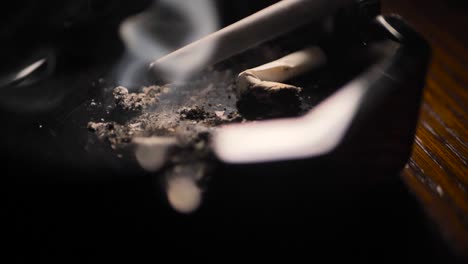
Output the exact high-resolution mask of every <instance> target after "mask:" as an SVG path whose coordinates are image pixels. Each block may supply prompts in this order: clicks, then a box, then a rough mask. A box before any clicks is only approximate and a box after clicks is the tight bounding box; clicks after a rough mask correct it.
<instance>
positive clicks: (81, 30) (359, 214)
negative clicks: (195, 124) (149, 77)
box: [0, 1, 466, 263]
mask: <svg viewBox="0 0 468 264" xmlns="http://www.w3.org/2000/svg"><path fill="white" fill-rule="evenodd" d="M219 2H220V3H219V5H220V7H221V10H222V12H223V14H225V16H224V23H225V24H229V23H230V22H232V21H235V20H236V19H238V18H239V17H243V16H245V15H247V14H249V13H251V12H253V11H254V10H256V9H258V8H260V7H261V6H262V5H264V4H266V3H271V2H272V1H255V4H252V1H250V2H249V3H248V4H246V3H244V2H243V1H219ZM400 2H403V1H400ZM416 2H418V1H416ZM416 2H415V3H416ZM432 2H434V3H432ZM148 4H149V3H148V1H132V3H131V4H129V3H128V2H125V3H116V2H115V1H114V2H113V1H100V2H97V1H73V3H71V1H47V2H43V1H41V2H37V1H16V2H15V3H14V4H11V5H8V6H7V7H5V8H4V9H3V11H2V12H4V16H2V21H3V22H2V23H1V26H0V32H1V35H0V36H1V40H2V50H3V52H2V61H3V63H2V65H1V67H0V69H1V72H7V71H9V70H10V69H11V68H13V67H14V66H16V65H21V60H22V59H23V58H28V54H34V53H35V52H37V50H38V49H42V48H43V47H47V48H50V47H52V48H58V50H59V51H60V52H58V53H57V54H58V56H57V57H58V67H57V69H58V71H57V72H56V73H55V76H59V77H58V78H57V79H54V80H56V81H54V82H53V83H52V84H50V83H47V82H44V84H43V85H42V86H39V87H41V88H43V89H45V90H40V91H39V92H37V91H30V90H21V91H20V92H19V95H20V96H18V91H17V90H11V89H7V90H6V89H3V90H2V92H3V96H2V97H3V98H2V99H1V100H2V101H4V102H5V101H7V102H17V103H16V104H14V105H15V106H14V107H11V104H2V109H1V114H0V118H1V120H2V123H3V125H2V134H1V142H2V150H3V151H2V154H1V158H2V161H3V162H2V166H3V167H4V173H2V174H3V177H2V179H3V180H4V184H2V186H3V187H4V188H5V192H6V193H7V206H6V208H7V212H8V219H12V220H13V222H12V223H11V225H10V224H8V225H6V226H5V229H6V231H7V234H11V235H8V236H6V241H7V244H8V245H10V246H12V248H11V250H9V253H11V254H12V255H13V256H14V257H15V259H16V260H17V261H18V262H20V263H23V262H33V261H34V262H66V263H88V262H97V261H100V262H101V261H110V260H122V259H128V260H129V261H134V262H138V261H141V260H143V259H147V260H150V261H158V260H162V258H163V257H170V258H174V259H178V258H184V257H191V256H193V257H198V258H199V259H202V260H205V259H209V258H210V257H212V258H216V259H217V260H218V261H223V260H224V259H225V258H227V259H230V258H234V257H240V258H241V259H243V260H244V259H246V258H247V256H248V255H250V254H254V255H256V256H257V257H260V258H277V257H286V258H288V259H291V258H299V257H302V258H306V260H307V261H310V262H312V261H316V260H317V259H319V258H326V259H329V260H336V259H345V260H348V261H363V262H374V263H375V262H387V261H388V262H395V261H399V262H400V261H403V262H406V261H425V260H427V261H434V262H438V263H451V262H455V261H457V260H458V259H457V257H456V256H457V253H456V251H455V249H456V248H457V246H453V244H456V242H452V241H451V240H450V237H451V236H448V237H447V236H446V235H445V231H444V232H441V231H440V230H441V228H440V227H441V226H444V223H443V222H444V221H443V220H442V223H441V222H440V221H441V220H440V219H441V218H442V219H443V218H444V216H447V215H450V212H451V211H450V208H452V207H449V209H448V212H449V213H441V215H442V216H439V217H438V218H437V217H436V219H439V222H437V221H436V222H434V221H433V219H434V218H430V217H428V215H427V212H428V210H427V208H428V207H427V205H428V204H429V206H430V205H432V204H431V203H430V202H427V199H425V198H424V197H432V196H424V195H422V194H421V192H417V191H414V190H418V189H417V185H416V183H412V182H411V178H410V179H409V180H408V177H410V176H403V180H401V178H400V176H399V175H395V174H394V173H392V174H391V175H386V174H388V172H385V171H375V174H376V175H379V176H380V175H384V176H386V177H382V178H388V179H390V180H389V181H386V182H384V183H381V184H376V185H370V186H362V185H363V184H360V183H356V184H354V185H353V184H350V185H346V186H339V184H336V182H333V181H329V180H327V179H325V178H326V177H327V174H323V173H321V172H311V171H304V170H302V169H300V167H298V168H286V169H284V168H283V169H281V168H278V170H277V171H276V172H275V175H281V174H282V175H283V177H280V178H279V177H271V178H270V179H269V176H270V175H268V174H262V175H260V174H257V175H255V172H254V171H253V172H252V173H251V174H252V175H242V177H239V179H238V180H236V181H233V182H232V181H229V180H228V181H219V182H217V181H215V182H214V183H213V185H214V186H220V187H223V188H219V189H221V190H230V191H228V192H226V193H221V192H220V191H213V192H211V193H210V194H209V196H208V198H207V205H206V207H205V208H203V209H202V210H201V211H200V212H198V213H196V214H195V215H191V216H182V215H178V214H176V213H175V212H173V211H172V210H171V209H170V208H169V206H168V205H167V204H166V202H165V199H164V196H163V194H162V192H161V190H160V189H159V188H160V187H159V185H158V180H157V177H155V176H154V175H149V174H145V173H143V172H141V171H139V172H138V171H137V172H135V171H134V170H133V169H134V168H128V167H126V165H127V164H117V163H118V160H117V161H116V160H108V161H106V164H115V165H116V166H115V167H114V168H113V169H111V170H109V169H108V168H104V166H102V167H103V168H100V167H99V163H100V161H99V160H98V159H97V158H98V157H99V155H100V154H102V153H103V152H105V151H106V150H101V149H98V150H97V151H96V152H95V154H93V155H95V156H96V157H91V158H90V159H95V163H93V164H94V165H95V166H93V169H92V170H91V171H90V170H89V169H87V168H82V167H80V165H79V163H78V164H75V165H73V166H72V165H69V164H70V163H67V162H64V163H61V164H57V163H56V162H55V161H54V160H50V157H53V155H54V152H55V151H59V152H60V153H62V152H63V153H64V154H63V155H64V157H63V158H64V160H65V161H70V160H73V158H74V155H75V153H72V152H70V153H68V154H67V153H66V151H64V149H65V150H66V149H67V146H68V145H71V144H72V143H74V144H75V145H77V144H76V143H77V142H78V143H79V144H81V143H83V145H86V143H87V141H86V140H88V138H87V137H86V138H76V139H73V140H70V139H69V138H67V137H66V135H65V136H62V137H63V138H60V136H59V139H57V140H58V142H62V144H58V146H49V145H48V143H47V141H44V140H43V139H44V138H45V137H47V138H50V135H53V133H57V134H58V135H61V133H60V132H63V131H67V130H66V125H64V122H65V121H66V120H69V118H70V116H80V113H81V112H80V111H81V110H80V108H79V106H80V105H81V104H82V102H83V101H85V100H88V99H89V98H90V97H93V96H96V95H97V94H98V92H97V91H96V90H98V89H100V88H102V86H100V85H92V83H93V82H96V81H97V80H98V79H99V78H100V77H101V76H102V75H103V74H105V73H106V72H107V71H108V69H109V66H110V65H113V64H115V63H116V61H117V59H116V58H117V57H118V55H119V54H120V53H121V52H122V50H123V46H122V44H121V43H120V41H119V39H118V36H117V34H116V29H117V26H118V23H119V22H120V20H121V19H122V18H123V17H125V16H127V15H129V14H131V13H135V12H138V11H140V10H143V9H144V8H145V7H146V6H147V5H148ZM257 5H258V6H257ZM440 5H442V6H444V8H445V9H443V10H446V12H445V13H442V12H438V10H440V8H438V7H439V6H440ZM385 8H389V10H392V11H396V12H397V13H400V12H401V13H405V12H408V15H409V16H416V15H418V14H426V13H427V12H429V11H430V10H433V12H435V14H438V15H439V17H438V20H437V21H449V22H447V23H446V24H443V25H442V29H444V28H445V27H448V28H450V30H448V33H447V34H449V35H451V36H454V34H457V33H458V32H459V31H458V30H457V29H456V27H457V26H458V25H457V24H452V23H450V21H452V19H449V17H451V13H450V12H451V11H450V10H453V12H457V13H458V12H461V11H460V10H461V9H463V8H465V10H466V3H465V2H464V1H444V3H441V2H438V1H419V2H418V3H417V4H411V5H409V4H408V5H407V4H405V3H400V5H399V4H397V3H396V2H395V3H392V4H391V5H388V4H387V5H385V3H384V10H386V9H385ZM409 10H414V12H413V13H414V14H413V13H411V12H410V11H409ZM434 10H436V11H434ZM456 10H458V11H456ZM431 14H432V13H431ZM445 18H447V20H446V19H445ZM428 19H429V18H427V17H425V18H422V19H421V20H417V21H422V22H420V24H418V26H419V27H418V29H420V30H424V33H425V36H426V37H427V38H428V39H429V40H432V39H431V38H430V36H431V30H432V28H433V26H432V25H431V26H427V28H426V27H424V25H425V24H424V23H429V22H427V21H429V20H428ZM460 30H462V28H460ZM460 38H461V39H462V40H463V36H460V37H459V35H456V37H455V40H460ZM464 43H466V42H464ZM431 44H434V43H432V42H431ZM451 45H452V44H451ZM444 47H445V46H444ZM449 50H450V54H457V55H458V53H457V51H452V50H451V49H449ZM465 51H466V50H465ZM465 54H466V53H465ZM436 56H437V53H436ZM462 58H465V57H462ZM460 60H462V59H460ZM450 65H451V64H450ZM450 65H449V66H447V67H450ZM456 65H461V66H460V67H461V69H466V68H464V67H466V61H461V62H459V64H456ZM465 77H466V75H462V76H461V77H460V78H462V80H465ZM441 78H442V77H441ZM83 87H85V88H83ZM36 88H37V87H36ZM461 88H463V85H461ZM83 89H86V90H85V91H83ZM462 93H463V92H462ZM22 95H25V96H22ZM58 95H60V96H58ZM465 95H466V93H465ZM18 98H20V99H21V100H16V99H18ZM464 98H466V97H464ZM38 101H40V102H43V103H42V104H39V107H34V104H33V103H34V102H38ZM55 101H56V102H57V103H56V104H55V105H54V104H52V103H50V102H55ZM435 103H436V102H435ZM5 105H7V106H5ZM77 107H78V108H77ZM77 109H78V110H77ZM465 110H466V109H465ZM460 115H461V120H465V121H466V119H463V118H464V117H466V111H464V112H463V111H462V112H461V114H460ZM423 117H424V114H423ZM88 118H89V117H88V116H81V117H80V118H78V119H76V120H75V122H82V123H83V124H86V122H87V120H89V119H88ZM64 127H65V128H64ZM419 133H421V132H419ZM459 133H462V132H460V131H459ZM462 138H463V137H462ZM465 138H466V137H465ZM29 141H34V142H36V143H34V144H29V143H25V142H29ZM37 142H38V143H37ZM41 142H42V144H41ZM79 144H78V145H79ZM44 150H45V151H44ZM101 151H102V152H101ZM417 151H418V150H417ZM463 151H464V152H463ZM37 153H41V154H40V155H38V154H37ZM461 153H462V155H465V156H464V157H466V148H464V149H463V148H462V152H461ZM440 156H441V157H444V154H440ZM413 162H414V163H415V164H421V162H420V161H418V158H416V160H414V159H413ZM429 162H430V161H429ZM465 162H466V159H465ZM410 164H411V163H410ZM429 164H430V163H429ZM419 166H420V167H421V166H424V164H423V165H419ZM426 166H428V167H425V168H423V169H426V171H427V170H431V169H432V166H430V165H426ZM461 166H462V165H461ZM454 167H455V168H456V167H457V165H454ZM129 172H133V173H134V174H136V175H132V177H128V173H129ZM230 173H233V172H230ZM406 173H407V172H406ZM428 173H431V172H428ZM233 174H235V172H234V173H233ZM272 174H273V173H272ZM356 174H357V173H356V172H349V173H348V174H347V175H343V177H349V178H353V177H356V178H359V175H356ZM226 175H227V173H226ZM438 175H439V174H438ZM440 175H442V176H439V178H436V180H440V181H441V183H444V180H443V179H444V176H443V175H444V174H443V173H441V174H440ZM456 175H460V177H461V178H463V173H462V174H456ZM252 176H256V177H258V179H257V180H250V179H249V177H252ZM284 177H288V178H290V180H289V181H288V182H292V181H294V179H296V178H297V177H313V178H311V179H313V180H309V182H310V185H308V186H295V185H294V184H293V183H283V182H282V179H284ZM428 177H433V176H432V175H431V174H428ZM434 177H437V176H434ZM271 179H276V180H273V181H272V180H271ZM262 180H265V181H267V182H268V181H270V184H271V186H275V187H271V188H269V189H268V190H261V189H260V191H259V189H258V186H261V183H262ZM462 180H463V179H462ZM227 183H229V184H230V185H229V186H224V185H226V184H227ZM223 184H224V185H223ZM442 185H443V184H442ZM282 186H283V187H285V188H283V189H284V190H283V189H282V188H281V187H282ZM338 186H339V187H338ZM408 186H409V187H410V188H408ZM429 186H430V187H431V185H429ZM450 186H451V185H450V184H446V185H443V187H444V190H450ZM431 188H434V187H431ZM446 188H447V189H446ZM219 189H218V190H219ZM215 190H216V189H215ZM281 190H283V191H281ZM295 190H297V191H298V193H301V195H299V194H298V195H296V194H295V193H294V192H295ZM268 191H270V193H268ZM274 191H281V192H280V193H278V192H274ZM446 193H447V195H452V194H453V193H452V192H450V191H446ZM273 194H274V195H273ZM455 194H457V193H456V192H455ZM465 195H466V193H465ZM421 197H423V198H422V199H421ZM435 197H437V196H435ZM460 197H461V198H460V199H461V200H462V201H464V203H465V204H466V196H460ZM421 201H423V203H420V202H421ZM461 204H463V202H462V203H461ZM422 205H424V206H422ZM460 207H461V208H462V209H461V210H462V211H461V216H462V217H461V219H466V211H463V210H464V209H463V208H464V207H463V206H462V205H460ZM210 208H211V209H212V208H217V210H216V211H214V210H210ZM429 208H432V207H429ZM429 212H432V211H431V210H429ZM442 212H446V211H442ZM458 215H460V213H459V214H458ZM465 223H466V222H465ZM446 225H450V223H448V224H446ZM462 225H463V224H462ZM442 230H445V229H442ZM462 230H464V231H465V232H466V225H465V226H464V227H463V226H462ZM447 232H449V231H447ZM461 236H462V237H463V234H462V235H461ZM457 241H458V240H457ZM458 243H459V244H458V245H460V243H461V246H462V247H463V241H461V242H458ZM8 249H10V248H8ZM220 255H222V256H223V258H217V256H220Z"/></svg>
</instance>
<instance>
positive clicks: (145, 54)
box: [117, 0, 219, 87]
mask: <svg viewBox="0 0 468 264" xmlns="http://www.w3.org/2000/svg"><path fill="white" fill-rule="evenodd" d="M218 28H219V19H218V14H217V10H216V7H215V4H214V2H213V1H212V0H190V1H187V0H160V1H156V2H155V3H154V5H153V6H152V7H151V8H150V9H149V10H147V11H145V12H144V13H141V14H138V15H136V16H133V17H130V18H128V19H126V20H125V21H124V22H123V23H122V25H121V27H120V36H121V38H122V40H123V42H124V43H125V46H126V48H127V51H128V54H127V55H126V56H125V58H124V60H123V62H122V65H121V68H120V69H119V70H118V78H117V80H118V82H119V84H120V85H123V86H127V87H134V86H135V85H139V84H140V83H142V80H143V79H144V78H145V74H146V72H147V70H148V67H149V64H150V63H151V62H152V61H155V60H157V59H159V58H161V57H163V56H165V55H167V54H169V53H171V52H172V51H175V50H177V49H178V48H181V47H183V46H185V45H187V44H189V43H191V42H193V41H195V40H198V39H200V38H202V37H204V36H206V35H208V34H210V33H212V32H214V31H216V30H217V29H218ZM214 48H215V47H213V46H205V47H203V49H201V50H199V51H198V52H196V53H194V54H191V55H190V57H189V58H188V59H187V60H186V61H184V63H183V64H178V65H166V68H165V69H161V70H162V72H164V73H165V74H167V76H165V78H164V79H167V78H168V77H169V78H170V80H171V81H173V82H180V81H183V80H185V78H186V77H187V76H188V75H189V74H190V73H191V72H193V71H195V70H196V69H198V68H200V67H201V66H202V65H204V62H205V61H206V59H207V58H208V57H209V56H210V54H211V52H212V51H213V49H214Z"/></svg>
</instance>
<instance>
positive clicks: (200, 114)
mask: <svg viewBox="0 0 468 264" xmlns="http://www.w3.org/2000/svg"><path fill="white" fill-rule="evenodd" d="M179 114H180V116H181V118H182V119H188V120H197V121H200V120H204V119H206V118H213V117H215V116H216V115H215V114H214V113H210V112H207V111H205V109H204V108H203V107H199V106H195V107H192V108H183V109H181V110H180V111H179Z"/></svg>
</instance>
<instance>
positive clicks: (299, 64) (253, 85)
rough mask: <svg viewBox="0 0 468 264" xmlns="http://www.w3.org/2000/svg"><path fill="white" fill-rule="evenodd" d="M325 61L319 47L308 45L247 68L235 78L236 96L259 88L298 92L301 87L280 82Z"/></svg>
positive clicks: (272, 91)
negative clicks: (276, 58) (265, 62)
mask: <svg viewBox="0 0 468 264" xmlns="http://www.w3.org/2000/svg"><path fill="white" fill-rule="evenodd" d="M325 63H326V56H325V54H324V53H323V51H322V50H321V49H320V48H318V47H308V48H305V49H303V50H300V51H296V52H294V53H291V54H289V55H287V56H285V57H282V58H280V59H278V60H275V61H272V62H269V63H267V64H264V65H261V66H258V67H256V68H253V69H248V70H246V71H243V72H241V73H240V74H239V76H238V78H237V93H238V96H239V97H240V96H242V95H243V94H245V93H247V92H251V91H252V90H261V91H262V92H263V93H262V94H269V93H275V92H278V91H280V90H291V92H292V93H298V92H300V90H301V88H299V87H296V86H293V85H289V84H284V83H282V82H283V81H286V80H289V79H291V78H294V77H297V76H300V75H301V74H304V73H306V72H308V71H312V70H313V69H316V68H318V67H320V66H322V65H323V64H325Z"/></svg>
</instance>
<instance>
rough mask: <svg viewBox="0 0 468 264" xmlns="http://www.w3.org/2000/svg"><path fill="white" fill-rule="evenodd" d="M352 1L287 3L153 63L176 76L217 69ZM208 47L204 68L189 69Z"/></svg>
mask: <svg viewBox="0 0 468 264" xmlns="http://www.w3.org/2000/svg"><path fill="white" fill-rule="evenodd" d="M352 2H353V1H352V0H334V1H322V0H283V1H280V2H278V3H276V4H274V5H271V6H269V7H267V8H265V9H263V10H261V11H259V12H257V13H255V14H253V15H251V16H249V17H246V18H244V19H242V20H240V21H238V22H236V23H234V24H232V25H230V26H227V27H225V28H223V29H221V30H218V31H216V32H214V33H212V34H210V35H208V36H206V37H204V38H202V39H200V40H198V41H195V42H193V43H191V44H189V45H187V46H185V47H183V48H181V49H179V50H176V51H174V52H172V53H170V54H168V55H166V56H164V57H162V58H160V59H158V60H156V61H154V62H153V63H151V65H150V69H151V70H152V71H153V72H154V73H156V74H157V73H160V72H161V71H162V72H164V73H166V74H169V76H170V75H171V74H172V75H174V74H176V72H178V71H185V72H190V71H196V70H197V69H200V68H203V67H206V66H210V65H213V64H215V63H217V62H220V61H222V60H224V59H227V58H229V57H231V56H233V55H235V54H238V53H240V52H243V51H245V50H247V49H249V48H251V47H253V46H255V45H258V44H260V43H262V42H265V41H267V40H271V39H273V38H275V37H277V36H280V35H282V34H285V33H287V32H289V31H291V30H293V29H295V28H297V27H299V26H302V25H305V24H307V23H310V22H312V21H318V20H320V19H323V18H325V17H326V16H330V15H332V14H333V13H334V12H335V11H336V10H337V9H338V8H340V7H344V6H345V5H346V4H350V3H352ZM207 47H213V50H212V52H211V53H210V54H209V55H208V56H207V58H206V59H205V60H204V63H203V65H196V66H197V67H195V66H190V67H192V68H191V69H185V68H186V67H187V66H186V65H189V64H190V63H189V62H191V61H192V60H193V58H194V56H195V55H196V54H199V53H200V52H201V51H204V50H206V48H207Z"/></svg>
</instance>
